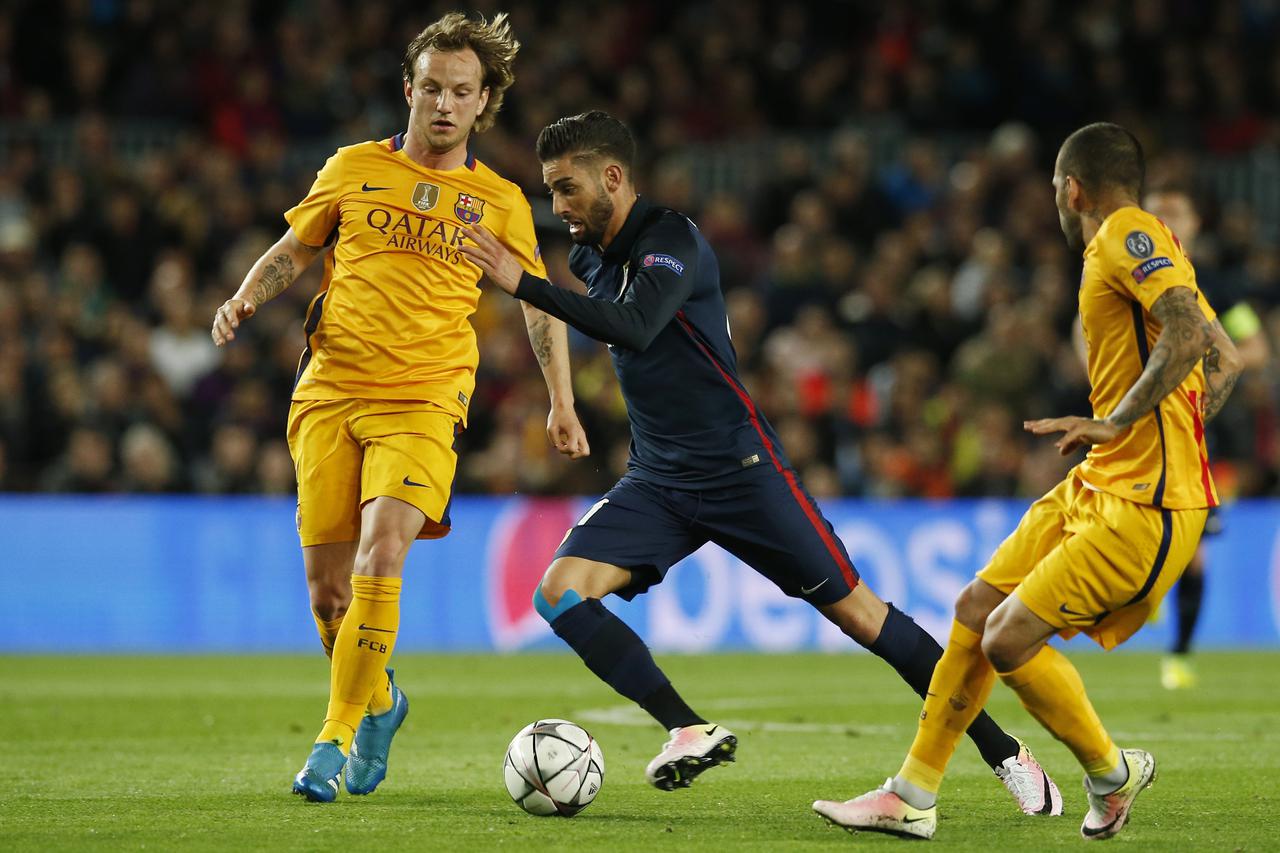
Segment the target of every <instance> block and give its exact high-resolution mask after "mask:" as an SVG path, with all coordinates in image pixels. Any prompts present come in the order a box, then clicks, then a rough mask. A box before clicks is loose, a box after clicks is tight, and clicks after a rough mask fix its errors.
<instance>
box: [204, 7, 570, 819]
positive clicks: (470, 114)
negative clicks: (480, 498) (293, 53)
mask: <svg viewBox="0 0 1280 853" xmlns="http://www.w3.org/2000/svg"><path fill="white" fill-rule="evenodd" d="M519 47H520V45H519V43H518V42H517V41H516V40H515V39H514V37H513V35H512V33H511V29H510V25H509V24H508V23H507V20H506V16H505V15H497V16H495V17H494V19H493V21H492V22H489V23H486V22H485V21H484V20H483V19H474V18H467V17H466V16H464V15H461V14H458V13H452V14H449V15H445V16H444V17H443V18H441V19H440V20H438V21H436V22H435V23H434V24H432V25H431V26H429V27H427V28H426V29H425V30H423V31H422V32H421V33H420V34H419V35H418V36H417V38H415V39H414V40H413V41H412V42H411V43H410V44H409V47H408V50H407V51H406V52H405V57H404V66H403V75H404V96H405V100H406V101H407V103H408V105H409V124H408V129H407V130H405V131H404V132H403V133H399V134H397V135H396V136H394V137H392V138H391V139H385V140H382V141H380V142H364V143H361V144H359V145H352V146H350V147H347V148H340V149H339V150H338V152H337V153H336V154H334V155H333V156H332V157H330V158H329V161H328V162H327V163H325V165H324V168H322V169H321V170H320V172H319V174H318V175H317V176H316V181H315V184H314V185H312V187H311V192H310V193H309V194H308V195H307V197H306V198H305V199H303V201H302V202H301V203H299V204H298V205H297V206H296V207H294V208H293V209H292V210H290V211H289V212H288V213H286V214H285V219H286V220H287V221H288V222H289V230H288V231H287V232H286V233H285V235H284V237H282V238H281V239H280V240H279V241H278V242H277V243H276V244H275V245H274V246H272V247H271V248H270V249H269V250H268V251H267V252H266V254H264V255H263V256H262V257H261V258H260V259H259V260H258V262H257V263H256V264H255V265H254V267H253V269H252V270H250V271H249V274H248V276H246V277H245V280H244V283H243V284H242V285H241V286H240V289H239V290H238V291H236V294H235V296H234V297H232V298H231V299H228V300H227V301H226V302H225V303H224V304H223V305H222V307H221V308H219V309H218V312H217V316H216V317H215V319H214V325H213V339H214V341H215V342H216V343H218V344H219V345H222V344H225V343H226V342H228V341H230V340H232V339H233V338H234V337H235V333H236V329H237V328H238V327H239V325H240V324H241V323H243V322H244V321H245V320H247V319H249V318H250V317H252V316H253V315H254V313H255V312H256V311H257V309H258V308H259V307H260V306H261V305H262V304H263V303H264V302H266V301H267V300H269V299H271V298H272V297H274V296H276V295H277V294H279V293H280V292H281V291H282V290H284V289H285V288H286V287H288V286H289V284H291V283H292V282H293V281H294V279H295V278H297V276H298V274H299V273H301V272H302V270H303V268H305V267H306V266H307V265H308V264H309V263H311V262H312V261H313V260H315V258H316V257H317V256H319V255H321V254H322V253H324V252H325V250H326V249H327V248H330V247H331V248H332V251H331V252H329V253H328V254H327V255H326V256H325V270H324V284H323V286H322V288H321V291H320V293H319V295H317V296H316V297H315V299H314V300H313V301H312V303H311V306H310V308H309V309H308V311H307V320H306V332H307V347H306V350H305V352H303V354H302V359H301V361H300V363H299V366H298V378H297V382H296V384H295V387H294V392H293V405H292V408H291V410H290V413H289V427H288V435H289V448H290V450H291V452H292V454H293V460H294V465H295V467H296V469H297V474H298V535H299V537H300V538H301V540H302V552H303V561H304V563H305V565H306V572H307V582H308V586H309V588H310V593H311V607H312V611H313V612H314V615H315V620H316V626H317V628H318V629H319V632H320V638H321V642H322V643H323V645H324V647H325V650H326V652H328V654H329V656H330V657H331V659H332V663H331V667H330V685H329V707H328V712H327V713H326V714H325V719H324V725H323V727H322V728H321V730H320V733H319V735H318V736H317V737H316V739H315V746H314V748H313V749H312V752H311V755H310V757H309V758H308V759H307V763H306V766H305V767H303V769H302V770H301V772H299V773H298V775H297V778H296V779H295V780H294V783H293V790H294V793H297V794H300V795H302V796H304V797H306V798H307V799H309V800H313V801H322V802H329V801H332V800H333V799H334V798H335V797H336V796H337V793H338V781H339V777H340V776H342V775H343V770H344V768H345V770H346V774H345V775H346V786H347V790H348V791H349V792H350V793H352V794H367V793H370V792H372V791H373V790H374V788H376V787H377V786H378V784H379V783H380V782H381V781H382V779H383V777H384V776H385V775H386V769H387V754H388V752H389V750H390V747H391V739H392V736H393V735H394V734H395V732H396V730H397V729H398V728H399V727H400V723H401V722H402V721H403V720H404V717H405V714H406V713H407V712H408V702H407V700H406V699H405V696H404V693H403V692H402V691H401V690H400V688H399V687H397V686H396V684H395V681H394V678H393V673H392V671H391V670H390V669H389V668H387V663H388V661H389V659H390V657H391V652H392V650H393V648H394V647H395V640H396V632H397V630H398V628H399V623H400V587H401V577H402V575H403V571H404V560H405V556H406V554H407V553H408V550H409V546H410V545H411V544H412V543H413V541H414V540H415V539H435V538H439V537H442V536H445V535H446V534H447V533H448V532H449V500H450V496H451V491H452V486H453V477H454V470H455V468H456V465H457V457H456V456H455V454H454V450H453V443H454V437H455V436H456V435H457V434H458V433H459V432H460V431H461V429H462V427H463V425H464V424H465V422H466V416H467V405H468V403H469V402H470V399H471V394H472V391H473V389H474V387H475V372H476V363H477V361H478V353H477V349H476V337H475V332H474V331H473V329H472V328H471V324H470V322H469V320H468V318H469V317H470V316H471V314H473V313H474V312H475V310H476V303H477V301H478V299H479V297H480V289H479V288H478V287H477V284H478V282H479V278H480V271H479V270H478V269H477V268H476V267H475V266H474V265H472V264H470V263H467V262H465V260H464V259H463V256H462V254H461V253H460V252H459V251H458V247H459V245H461V243H462V241H463V239H464V238H463V233H462V230H461V229H462V228H463V227H464V226H473V225H476V224H477V223H483V224H484V225H485V227H487V228H489V229H490V230H492V231H494V232H496V233H499V234H502V235H504V236H503V239H504V241H505V242H506V243H507V244H508V245H509V246H512V247H513V249H514V250H515V253H516V255H517V256H518V259H519V262H520V264H521V266H522V267H523V268H524V269H525V270H527V271H528V272H530V273H531V274H533V275H537V276H545V275H546V270H545V267H544V266H543V263H542V259H541V254H540V252H539V250H538V246H537V240H536V238H535V236H534V230H533V218H532V215H531V213H530V210H529V205H528V202H526V201H525V198H524V196H523V195H522V194H521V192H520V190H519V188H518V187H516V186H515V185H514V184H512V183H510V182H508V181H506V180H504V179H503V178H501V177H499V176H498V175H497V174H496V173H494V172H493V171H492V170H491V169H489V168H488V167H487V166H485V165H484V164H483V163H480V162H479V161H477V160H476V159H475V157H474V156H472V155H471V153H470V152H469V151H468V148H467V142H468V140H469V138H470V136H471V133H472V132H473V131H474V132H477V133H478V132H481V131H483V130H486V129H487V128H489V127H491V126H492V125H493V122H494V118H495V116H496V114H497V112H498V110H499V108H500V107H501V105H502V99H503V95H504V93H505V91H506V89H507V87H509V86H510V85H511V83H512V81H513V79H514V77H513V75H512V72H511V63H512V60H514V58H515V55H516V52H517V50H518V49H519ZM525 320H526V322H527V325H528V327H529V339H530V342H531V343H532V344H533V348H534V352H535V353H536V354H537V357H538V361H539V363H540V365H541V366H542V370H543V374H544V376H545V378H546V381H547V387H548V389H549V390H550V392H551V414H550V417H549V418H548V421H547V431H548V434H549V435H550V437H551V440H552V442H553V443H554V444H555V445H556V447H557V448H558V449H559V450H560V451H561V452H562V453H565V454H567V455H570V456H573V457H575V458H576V457H578V456H582V455H585V454H586V453H587V452H588V448H587V443H586V437H585V436H584V434H583V432H582V428H581V426H580V425H579V423H578V420H577V417H576V416H575V415H574V412H573V393H572V390H571V387H570V383H569V357H568V346H567V343H566V337H565V326H564V323H562V322H561V321H560V320H555V319H552V318H550V317H548V316H546V315H545V314H542V313H541V312H540V311H538V310H537V309H534V308H531V307H529V306H525Z"/></svg>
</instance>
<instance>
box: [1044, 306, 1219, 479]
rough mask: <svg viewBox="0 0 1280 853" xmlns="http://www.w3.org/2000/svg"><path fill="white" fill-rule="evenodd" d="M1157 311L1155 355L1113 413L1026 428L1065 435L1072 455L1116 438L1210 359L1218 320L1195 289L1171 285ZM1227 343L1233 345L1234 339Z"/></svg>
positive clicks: (1065, 449) (1061, 446) (1064, 448)
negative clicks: (1207, 313)
mask: <svg viewBox="0 0 1280 853" xmlns="http://www.w3.org/2000/svg"><path fill="white" fill-rule="evenodd" d="M1151 313H1152V314H1153V315H1154V316H1155V318H1156V319H1157V320H1159V321H1160V325H1161V329H1160V335H1159V337H1157V338H1156V343H1155V346H1153V347H1152V348H1151V356H1150V357H1149V358H1148V359H1147V366H1146V367H1145V368H1144V369H1143V371H1142V374H1141V375H1139V376H1138V381H1136V382H1134V383H1133V386H1132V387H1131V388H1130V389H1129V390H1128V391H1127V392H1126V393H1125V395H1124V398H1123V399H1121V400H1120V405H1118V406H1116V408H1115V410H1114V411H1112V412H1111V414H1109V415H1108V416H1107V417H1105V418H1078V417H1067V418H1046V419H1044V420H1038V421H1027V422H1025V423H1024V424H1023V428H1025V429H1027V430H1029V431H1031V432H1033V433H1035V434H1036V435H1045V434H1048V433H1054V432H1061V433H1064V435H1063V436H1062V438H1060V439H1058V441H1057V448H1058V450H1059V451H1060V452H1061V453H1062V455H1063V456H1066V455H1067V454H1069V453H1071V452H1072V451H1073V450H1075V449H1076V448H1078V447H1086V446H1088V445H1092V444H1105V443H1106V442H1108V441H1111V440H1112V439H1113V438H1115V437H1116V436H1118V435H1120V434H1121V433H1122V432H1124V431H1125V430H1127V429H1128V428H1129V427H1130V426H1132V425H1133V423H1134V422H1135V421H1137V420H1138V418H1140V417H1142V416H1143V415H1145V414H1147V413H1148V412H1150V411H1151V410H1152V409H1154V408H1155V407H1156V404H1157V403H1159V402H1160V401H1161V400H1163V399H1164V398H1165V397H1167V396H1168V395H1169V393H1170V392H1171V391H1173V389H1175V388H1177V387H1178V386H1179V385H1180V384H1181V383H1182V380H1183V379H1186V378H1187V374H1188V373H1190V372H1191V371H1192V370H1193V369H1195V366H1196V363H1197V362H1198V361H1200V360H1201V359H1202V358H1204V357H1205V354H1206V353H1207V351H1208V350H1209V346H1210V344H1211V343H1213V342H1214V341H1215V340H1216V339H1215V336H1214V331H1213V324H1211V323H1210V322H1209V320H1208V319H1207V318H1206V317H1205V316H1204V313H1203V312H1202V311H1201V310H1200V304H1199V302H1198V301H1197V300H1196V294H1195V291H1194V290H1192V289H1191V288H1189V287H1171V288H1169V289H1168V290H1167V291H1165V292H1164V293H1163V294H1162V295H1161V296H1160V298H1159V299H1157V300H1156V301H1155V303H1154V304H1153V305H1152V306H1151ZM1226 343H1227V344H1228V345H1230V341H1229V340H1228V341H1226ZM1232 352H1234V347H1232ZM1232 383H1233V384H1234V379H1233V380H1232ZM1211 388H1212V386H1211ZM1226 392H1227V393H1229V392H1230V388H1226ZM1211 393H1212V391H1211ZM1223 399H1225V395H1224V397H1223ZM1218 405H1219V408H1220V407H1221V403H1219V404H1218Z"/></svg>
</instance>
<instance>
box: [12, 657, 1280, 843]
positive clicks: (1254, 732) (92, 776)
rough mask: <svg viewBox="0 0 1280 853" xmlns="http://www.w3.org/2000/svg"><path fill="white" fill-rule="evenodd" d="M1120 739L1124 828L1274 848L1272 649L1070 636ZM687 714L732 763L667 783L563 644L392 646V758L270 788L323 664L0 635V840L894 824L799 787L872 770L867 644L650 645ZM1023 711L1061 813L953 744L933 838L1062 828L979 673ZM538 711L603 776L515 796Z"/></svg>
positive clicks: (985, 839) (761, 831) (1067, 768)
mask: <svg viewBox="0 0 1280 853" xmlns="http://www.w3.org/2000/svg"><path fill="white" fill-rule="evenodd" d="M1073 659H1074V660H1075V661H1076V663H1077V664H1078V666H1079V667H1080V670H1081V672H1082V674H1083V675H1084V679H1085V683H1086V684H1087V685H1088V686H1089V687H1090V692H1091V695H1092V697H1093V700H1094V702H1095V705H1096V706H1097V707H1098V710H1099V713H1100V714H1101V715H1102V717H1103V720H1104V721H1105V722H1106V723H1107V724H1108V725H1109V727H1110V728H1111V730H1112V732H1113V733H1114V734H1115V735H1116V737H1117V740H1118V741H1119V742H1120V743H1121V744H1122V745H1135V746H1142V747H1145V748H1147V749H1149V750H1151V751H1152V752H1153V753H1155V755H1156V759H1157V762H1158V767H1159V779H1158V781H1157V782H1156V784H1155V786H1153V787H1152V788H1151V790H1149V791H1147V792H1146V793H1145V794H1143V796H1142V798H1141V799H1140V800H1139V801H1138V804H1137V806H1136V807H1135V809H1134V814H1133V819H1132V822H1131V823H1130V825H1129V827H1128V828H1126V829H1125V831H1124V832H1123V833H1122V834H1121V835H1120V837H1119V838H1118V839H1116V840H1115V841H1112V842H1108V843H1110V844H1111V845H1113V846H1119V847H1123V848H1124V849H1126V850H1192V849H1194V850H1207V849H1214V850H1263V849H1275V847H1276V845H1277V843H1280V842H1277V840H1276V836H1275V834H1274V833H1275V827H1276V822H1275V821H1276V808H1277V801H1276V799H1275V790H1276V782H1277V781H1278V780H1280V732H1278V730H1277V726H1276V721H1277V719H1278V718H1280V712H1278V711H1277V708H1280V655H1276V654H1268V653H1205V654H1202V655H1199V656H1198V658H1197V663H1198V670H1199V673H1200V677H1201V683H1200V686H1199V687H1198V688H1197V689H1195V690H1192V691H1188V692H1183V693H1176V694H1172V693H1167V692H1165V691H1163V690H1161V689H1160V687H1159V685H1158V683H1157V662H1158V661H1157V658H1156V657H1155V656H1153V655H1147V654H1126V653H1123V652H1121V653H1117V654H1112V655H1105V656H1104V655H1101V654H1074V655H1073ZM661 662H662V663H663V664H664V665H665V666H666V668H667V671H668V673H669V674H670V675H671V676H672V679H673V680H674V682H675V683H676V686H677V687H679V688H681V689H682V691H683V692H684V693H685V695H686V696H687V697H688V699H689V700H690V702H691V703H692V704H693V705H694V706H695V707H696V708H698V709H700V710H701V712H702V713H703V714H706V715H708V716H710V717H711V718H712V719H715V720H716V721H719V722H723V723H725V724H726V725H729V726H730V727H732V728H734V729H735V730H736V731H737V733H738V734H739V736H740V737H741V746H740V749H739V760H738V762H737V763H736V764H733V765H729V766H727V767H724V768H718V769H715V770H712V771H709V772H708V773H707V774H706V775H704V776H703V777H701V779H699V781H698V782H697V783H696V784H695V785H694V787H693V788H691V789H689V790H683V791H676V792H674V793H663V792H659V791H656V790H653V789H651V788H649V787H647V786H646V785H645V783H644V780H643V770H644V766H645V764H646V763H647V762H648V760H649V759H650V758H651V757H652V756H653V755H654V754H655V752H656V751H657V749H658V748H659V747H660V746H661V744H662V741H663V740H664V739H665V737H664V733H663V732H662V731H660V730H659V729H658V727H657V726H656V725H654V724H652V723H648V722H646V719H645V718H644V716H643V714H641V713H639V712H637V711H634V710H633V709H632V708H630V707H629V706H628V704H627V703H626V702H625V701H624V700H622V699H621V698H619V697H617V696H616V695H615V694H613V693H612V692H611V691H610V690H609V689H608V688H606V687H604V686H603V685H601V684H600V683H598V682H597V681H596V680H595V678H594V677H592V676H591V675H590V674H589V673H588V672H587V671H586V670H585V669H584V668H583V667H582V665H581V664H580V663H579V662H578V661H577V659H576V658H573V657H570V656H568V655H525V656H427V655H403V656H399V657H398V659H397V667H398V670H397V671H398V673H399V680H400V682H401V684H402V685H403V686H404V688H405V690H406V692H407V693H408V695H409V699H410V713H409V718H408V720H407V722H406V723H405V727H404V728H403V729H402V730H401V732H400V734H399V736H398V738H397V740H396V744H395V748H394V749H393V751H392V754H391V769H390V775H389V777H388V779H387V781H386V782H384V783H383V786H382V788H381V790H379V791H378V792H377V793H375V794H373V795H372V796H369V797H350V796H347V795H346V794H345V793H344V794H343V795H342V796H341V797H340V798H339V800H338V802H336V803H334V804H332V805H312V804H307V803H304V802H303V801H301V800H300V799H298V798H296V797H292V796H290V795H289V783H290V780H291V777H292V775H293V773H294V772H296V771H297V769H298V767H299V766H300V765H301V764H302V761H303V759H304V758H305V757H306V754H307V751H308V748H309V744H310V742H311V737H312V736H313V735H314V734H315V732H316V731H317V730H318V725H319V722H320V719H321V716H322V713H323V710H324V703H325V697H326V695H327V684H328V675H327V665H326V661H325V660H324V658H323V657H320V656H319V655H316V656H311V657H266V656H262V657H252V656H248V657H190V658H184V657H169V658H135V657H87V658H67V657H3V658H0V720H2V721H3V723H4V725H3V731H4V732H5V734H7V735H8V737H7V742H6V747H7V748H6V749H5V751H4V754H5V756H6V758H7V761H6V765H7V766H6V767H5V770H4V781H3V782H0V849H2V850H6V851H11V850H42V851H43V850H95V849H96V850H108V849H130V850H140V849H151V850H174V849H184V850H189V849H224V850H225V849H239V850H268V849H269V850H275V851H284V850H317V851H319V850H324V851H329V853H332V851H335V850H377V849H383V850H444V849H449V850H502V849H506V850H518V851H530V850H571V851H572V850H608V851H610V853H616V851H624V850H656V849H660V848H680V849H707V850H735V851H747V850H842V849H851V848H852V847H854V846H857V847H862V848H873V847H879V848H880V849H884V848H885V846H886V845H888V846H891V847H895V849H896V845H899V844H902V843H906V842H902V841H899V840H897V839H894V838H890V837H887V836H877V835H870V834H866V833H863V834H860V835H858V836H850V835H848V834H846V833H844V832H841V831H838V830H834V829H829V828H828V827H827V826H826V825H825V824H824V823H823V822H822V821H821V820H820V819H819V818H818V817H817V816H816V815H814V814H813V813H812V812H811V811H810V803H811V801H812V800H814V799H815V798H819V797H824V798H845V797H849V796H853V795H855V794H859V793H862V792H863V791H865V790H867V789H869V788H871V787H874V786H875V785H876V784H878V783H879V782H881V781H883V779H884V777H885V776H886V775H889V774H891V773H893V772H894V771H895V770H896V769H897V767H898V764H899V762H900V760H901V758H902V755H903V753H904V751H905V750H906V748H907V746H908V744H909V742H910V739H911V736H912V734H913V733H914V730H915V716H916V714H917V713H918V712H919V702H918V700H917V699H916V698H915V697H914V696H913V695H911V694H910V693H909V691H908V690H907V688H906V687H905V686H904V685H902V684H901V683H900V682H899V681H898V680H897V678H896V676H895V675H894V674H893V672H892V671H891V670H890V669H889V668H888V667H886V666H884V665H883V664H882V663H880V662H879V661H878V660H876V659H874V658H872V657H871V656H869V655H832V656H822V655H798V656H744V655H721V656H697V657H692V656H691V657H682V656H665V657H663V658H662V660H661ZM989 708H990V710H991V711H992V712H993V713H994V714H995V716H996V718H997V719H998V720H1000V721H1001V722H1002V723H1003V724H1004V725H1005V726H1006V728H1008V729H1009V730H1010V731H1012V732H1014V733H1016V734H1020V735H1022V736H1024V737H1025V738H1026V739H1027V740H1028V741H1029V742H1030V743H1031V744H1032V746H1033V748H1034V750H1035V751H1036V753H1037V755H1038V756H1039V758H1040V759H1041V761H1042V762H1043V763H1044V764H1045V766H1046V767H1047V768H1048V769H1049V770H1050V772H1051V773H1053V774H1054V776H1055V777H1056V779H1057V780H1058V783H1059V784H1060V786H1061V787H1062V790H1063V793H1064V795H1065V797H1066V802H1067V809H1068V813H1067V816H1066V817H1063V818H1028V817H1024V816H1022V815H1020V814H1019V813H1017V812H1016V810H1015V809H1014V807H1013V803H1012V800H1011V799H1010V798H1009V797H1008V795H1007V794H1006V793H1005V791H1004V789H1003V788H1002V787H1001V786H1000V784H999V783H998V782H997V781H996V779H995V778H994V776H993V775H992V773H991V771H990V770H987V769H985V768H984V767H982V766H981V764H980V763H979V761H978V756H977V752H976V751H975V750H974V749H973V748H972V746H970V745H968V744H967V743H966V744H963V745H962V746H961V749H960V751H959V752H958V753H957V755H956V758H955V759H954V760H953V762H952V765H951V771H950V773H949V775H948V778H947V783H946V785H945V787H944V789H943V798H942V800H941V807H940V810H939V813H940V817H941V820H940V822H939V826H938V835H937V836H936V837H935V841H934V842H933V844H934V847H936V848H937V849H939V850H990V849H999V848H1004V849H1010V850H1046V849H1058V848H1075V847H1078V846H1079V845H1080V844H1083V843H1084V842H1083V841H1082V840H1081V839H1080V838H1079V835H1078V828H1079V823H1080V819H1081V816H1082V813H1083V808H1084V797H1083V794H1082V792H1081V790H1080V771H1079V769H1078V767H1077V765H1076V763H1075V761H1074V760H1073V759H1072V757H1071V755H1070V754H1069V753H1068V752H1067V751H1066V749H1065V748H1064V747H1062V746H1061V745H1060V744H1058V743H1057V742H1056V741H1053V740H1051V739H1050V738H1049V736H1048V735H1047V734H1046V733H1045V732H1044V731H1043V730H1042V729H1040V727H1039V726H1038V725H1037V724H1036V723H1035V722H1034V721H1033V720H1031V718H1030V717H1029V716H1028V715H1027V714H1026V713H1025V712H1024V711H1023V710H1022V709H1021V708H1020V707H1019V706H1018V705H1017V702H1016V700H1015V699H1014V698H1013V696H1012V694H1011V693H1010V692H1009V691H1008V690H1007V689H1006V688H1005V687H1003V686H1002V685H999V684H997V685H996V688H995V691H994V693H993V697H992V701H991V704H990V706H989ZM538 717H566V718H568V719H572V720H574V721H576V722H579V723H581V724H582V725H584V726H586V727H587V728H588V729H589V730H590V731H591V732H592V733H593V734H594V735H595V736H596V738H597V739H598V740H599V741H600V743H601V745H602V747H603V749H604V756H605V764H606V772H605V782H604V787H603V789H602V791H601V793H600V796H599V797H598V798H597V800H596V802H595V803H594V804H593V805H592V806H591V807H590V808H588V809H587V810H586V811H584V812H583V813H582V814H580V815H579V816H577V817H575V818H573V819H571V820H565V819H562V818H534V817H529V816H527V815H525V814H524V813H523V812H521V811H520V810H519V809H517V808H516V806H515V805H514V804H513V803H511V801H510V799H509V798H508V797H507V794H506V791H505V789H504V788H503V785H502V774H501V761H502V756H503V750H504V749H505V747H506V745H507V741H508V740H509V739H510V738H511V736H512V735H513V734H514V733H515V732H516V731H517V730H518V729H519V728H520V727H521V726H522V725H524V724H525V723H527V722H529V721H531V720H533V719H536V718H538Z"/></svg>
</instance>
